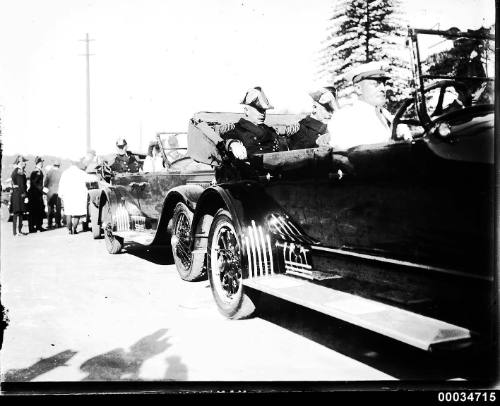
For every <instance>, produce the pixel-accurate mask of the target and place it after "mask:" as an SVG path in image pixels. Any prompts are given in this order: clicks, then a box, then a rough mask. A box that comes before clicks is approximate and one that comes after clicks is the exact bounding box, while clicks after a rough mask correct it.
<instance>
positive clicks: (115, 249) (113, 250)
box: [103, 203, 123, 254]
mask: <svg viewBox="0 0 500 406" xmlns="http://www.w3.org/2000/svg"><path fill="white" fill-rule="evenodd" d="M103 212H105V213H106V214H107V216H106V217H105V218H106V219H107V220H106V225H105V228H104V240H105V241H106V249H107V250H108V252H109V253H110V254H118V253H119V252H120V251H121V250H122V248H123V238H121V237H118V236H115V235H114V234H113V226H112V224H111V207H110V205H109V204H108V203H106V204H105V205H104V208H103Z"/></svg>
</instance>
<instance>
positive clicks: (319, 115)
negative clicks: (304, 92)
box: [288, 86, 339, 149]
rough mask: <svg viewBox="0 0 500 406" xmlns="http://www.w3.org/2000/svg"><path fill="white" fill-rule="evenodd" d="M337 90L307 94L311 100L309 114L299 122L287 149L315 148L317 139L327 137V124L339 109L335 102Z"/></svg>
mask: <svg viewBox="0 0 500 406" xmlns="http://www.w3.org/2000/svg"><path fill="white" fill-rule="evenodd" d="M336 94H337V89H335V88H334V87H333V86H330V87H323V88H321V89H319V90H316V91H314V92H311V93H309V95H310V96H311V98H312V99H313V108H312V112H311V114H309V115H308V116H307V117H305V118H303V119H302V120H300V121H299V123H298V124H299V125H298V130H297V132H295V133H293V134H292V135H291V136H290V138H289V140H288V149H304V148H316V147H317V146H318V143H319V142H318V138H319V137H320V136H322V138H325V137H327V135H328V134H327V124H328V121H329V120H330V119H331V118H332V114H333V113H334V112H335V111H336V110H338V109H339V105H338V102H337V100H336Z"/></svg>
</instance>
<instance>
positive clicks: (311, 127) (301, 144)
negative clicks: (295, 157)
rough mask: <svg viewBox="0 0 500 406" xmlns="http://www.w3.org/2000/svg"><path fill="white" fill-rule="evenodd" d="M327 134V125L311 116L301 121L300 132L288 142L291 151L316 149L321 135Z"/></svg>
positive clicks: (293, 135)
mask: <svg viewBox="0 0 500 406" xmlns="http://www.w3.org/2000/svg"><path fill="white" fill-rule="evenodd" d="M326 132H327V125H326V124H324V123H322V122H321V121H319V120H316V119H315V118H313V117H311V116H307V117H304V118H303V119H302V120H300V121H299V130H298V131H297V132H296V133H294V134H292V135H291V136H290V138H289V140H288V148H289V149H304V148H316V147H317V146H318V144H317V143H316V141H317V140H318V137H319V136H320V135H323V134H325V133H326Z"/></svg>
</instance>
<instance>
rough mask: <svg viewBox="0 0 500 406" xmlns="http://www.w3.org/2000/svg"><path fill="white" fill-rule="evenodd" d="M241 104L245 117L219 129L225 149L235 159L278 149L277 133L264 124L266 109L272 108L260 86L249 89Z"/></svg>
mask: <svg viewBox="0 0 500 406" xmlns="http://www.w3.org/2000/svg"><path fill="white" fill-rule="evenodd" d="M241 104H243V105H244V107H243V111H244V113H245V118H241V119H240V120H239V121H238V122H237V123H236V124H234V126H233V125H230V126H229V128H226V129H225V130H227V131H221V137H222V139H223V140H224V147H225V149H226V150H227V151H228V152H229V153H231V154H232V155H233V156H234V157H235V158H236V159H246V158H247V157H248V156H251V155H253V154H258V153H266V152H275V151H278V150H279V143H278V135H277V134H276V131H275V130H274V128H272V127H269V126H267V125H265V124H264V120H265V119H266V111H267V110H269V109H272V108H273V106H271V104H270V103H269V100H268V99H267V97H266V95H265V94H264V92H263V91H262V89H261V88H260V87H254V88H252V89H250V90H249V91H248V92H247V93H246V95H245V97H244V98H243V100H242V101H241Z"/></svg>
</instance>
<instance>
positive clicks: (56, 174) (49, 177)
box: [43, 167, 62, 199]
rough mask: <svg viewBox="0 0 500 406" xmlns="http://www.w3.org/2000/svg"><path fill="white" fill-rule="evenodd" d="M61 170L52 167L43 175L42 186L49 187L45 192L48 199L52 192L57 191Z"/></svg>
mask: <svg viewBox="0 0 500 406" xmlns="http://www.w3.org/2000/svg"><path fill="white" fill-rule="evenodd" d="M61 174H62V172H61V170H60V169H59V168H57V167H53V168H52V169H51V170H50V171H48V172H47V174H46V175H45V179H44V182H43V186H44V187H46V188H47V189H49V191H48V192H47V198H48V199H50V197H51V196H52V195H53V194H54V193H58V190H59V181H60V179H61Z"/></svg>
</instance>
